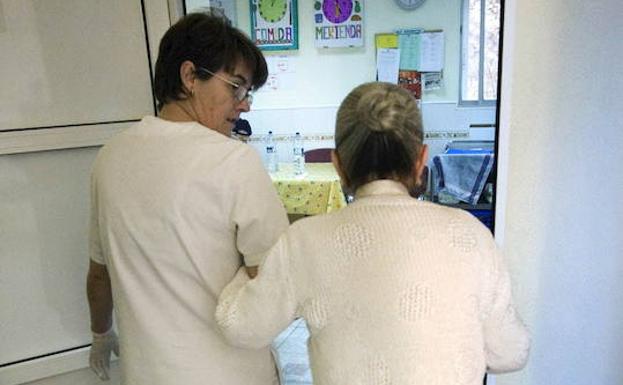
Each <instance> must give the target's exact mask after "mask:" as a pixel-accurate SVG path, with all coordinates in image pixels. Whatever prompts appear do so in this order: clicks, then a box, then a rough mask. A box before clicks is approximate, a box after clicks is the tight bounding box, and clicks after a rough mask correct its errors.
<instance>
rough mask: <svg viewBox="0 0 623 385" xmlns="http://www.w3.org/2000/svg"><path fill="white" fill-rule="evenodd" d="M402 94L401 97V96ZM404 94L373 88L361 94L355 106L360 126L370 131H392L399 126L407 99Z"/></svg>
mask: <svg viewBox="0 0 623 385" xmlns="http://www.w3.org/2000/svg"><path fill="white" fill-rule="evenodd" d="M401 96H402V98H401ZM403 98H404V95H400V94H397V93H396V92H395V90H394V92H389V90H387V89H378V88H377V89H375V90H373V91H371V92H367V93H365V94H363V95H362V97H361V98H360V99H359V101H358V103H357V106H356V108H355V109H356V113H357V116H358V117H359V119H358V120H359V122H360V127H367V128H368V129H369V130H370V131H372V132H392V131H395V130H397V129H399V128H400V127H401V124H402V120H403V119H402V118H403V117H404V109H405V105H406V104H407V103H406V102H407V100H406V99H405V100H400V99H403Z"/></svg>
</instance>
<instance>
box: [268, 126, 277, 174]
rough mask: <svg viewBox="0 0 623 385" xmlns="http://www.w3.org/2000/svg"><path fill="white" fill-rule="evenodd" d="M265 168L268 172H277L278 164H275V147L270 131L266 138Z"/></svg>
mask: <svg viewBox="0 0 623 385" xmlns="http://www.w3.org/2000/svg"><path fill="white" fill-rule="evenodd" d="M266 167H267V168H268V172H277V171H279V163H277V145H276V144H275V139H274V138H273V132H272V131H268V136H266Z"/></svg>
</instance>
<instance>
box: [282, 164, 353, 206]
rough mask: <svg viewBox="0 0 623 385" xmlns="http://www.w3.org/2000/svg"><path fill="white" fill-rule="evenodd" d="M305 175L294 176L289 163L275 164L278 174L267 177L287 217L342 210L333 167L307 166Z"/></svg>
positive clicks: (329, 165) (292, 168) (331, 165)
mask: <svg viewBox="0 0 623 385" xmlns="http://www.w3.org/2000/svg"><path fill="white" fill-rule="evenodd" d="M305 171H306V172H305V174H304V175H302V176H297V175H294V167H293V165H292V164H291V163H279V171H277V172H275V173H271V174H270V177H271V178H272V180H273V185H274V186H275V188H276V189H277V192H278V193H279V197H280V198H281V201H282V202H283V205H284V206H285V208H286V211H287V212H288V214H305V215H315V214H323V213H329V212H331V211H335V210H338V209H341V208H342V207H345V206H346V199H344V193H343V192H342V186H341V185H340V178H339V177H338V175H337V172H336V171H335V168H333V164H331V163H307V164H306V165H305Z"/></svg>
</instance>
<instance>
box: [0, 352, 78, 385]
mask: <svg viewBox="0 0 623 385" xmlns="http://www.w3.org/2000/svg"><path fill="white" fill-rule="evenodd" d="M89 349H90V347H86V348H80V349H76V350H72V351H70V352H64V353H59V354H55V355H52V356H47V357H43V358H39V359H34V360H31V361H25V362H20V363H19V364H15V365H10V366H6V367H3V368H0V384H2V385H18V384H23V383H25V382H30V381H35V380H40V379H43V378H47V377H51V376H56V375H59V374H63V373H67V372H71V371H74V370H78V369H83V368H86V367H87V366H88V364H89Z"/></svg>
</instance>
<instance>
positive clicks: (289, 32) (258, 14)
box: [249, 0, 299, 50]
mask: <svg viewBox="0 0 623 385" xmlns="http://www.w3.org/2000/svg"><path fill="white" fill-rule="evenodd" d="M249 5H250V9H251V37H252V39H253V41H254V42H255V44H256V45H257V46H258V47H259V48H260V49H262V50H287V49H298V47H299V42H298V15H297V0H249Z"/></svg>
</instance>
